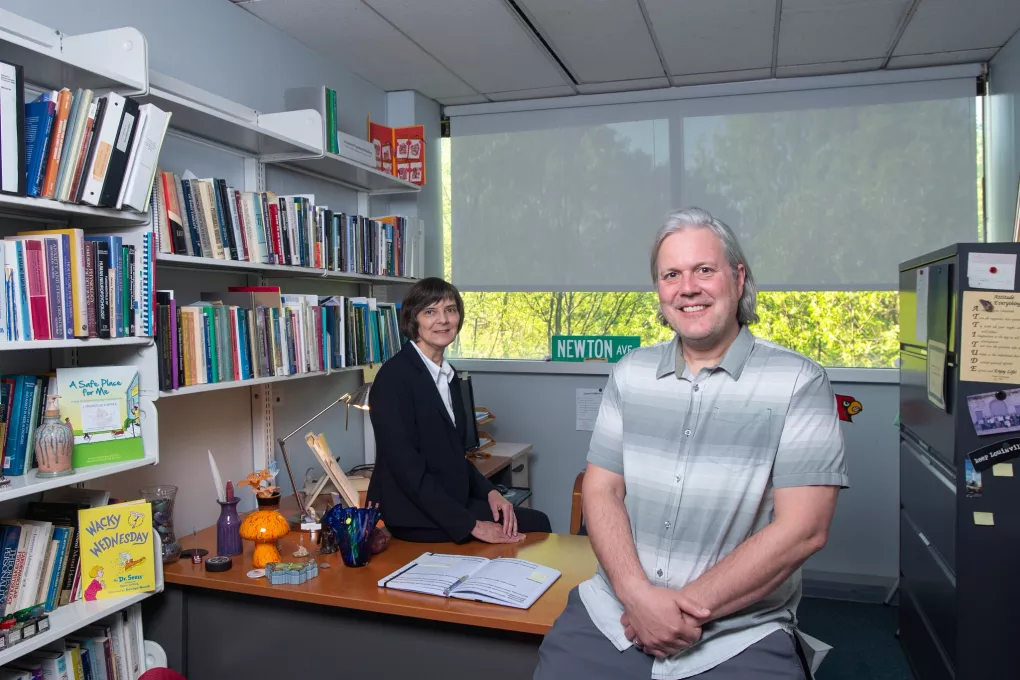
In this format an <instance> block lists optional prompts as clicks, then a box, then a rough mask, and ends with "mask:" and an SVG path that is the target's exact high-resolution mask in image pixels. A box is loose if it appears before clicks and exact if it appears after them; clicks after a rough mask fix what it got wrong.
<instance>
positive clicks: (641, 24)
mask: <svg viewBox="0 0 1020 680" xmlns="http://www.w3.org/2000/svg"><path fill="white" fill-rule="evenodd" d="M518 5H519V6H521V7H522V8H523V10H524V11H525V12H526V13H527V14H528V16H529V18H530V19H531V22H532V24H534V25H535V26H536V27H537V29H538V30H539V32H541V34H542V36H543V37H544V38H545V39H546V41H547V42H549V44H550V46H551V47H552V49H553V52H555V53H556V55H557V56H558V57H559V58H560V59H562V60H563V62H564V63H565V64H566V66H567V68H568V69H570V72H571V73H572V74H573V75H574V77H575V78H577V79H578V80H579V81H581V82H584V83H598V82H608V81H614V80H631V79H634V78H653V77H656V76H661V75H665V74H664V73H663V70H662V64H661V63H660V61H659V55H658V54H657V53H656V52H655V45H654V43H652V36H651V34H650V33H649V32H648V27H647V26H646V25H645V18H644V16H643V15H642V14H641V8H640V6H639V5H638V3H637V0H518ZM614 48H618V49H614Z"/></svg>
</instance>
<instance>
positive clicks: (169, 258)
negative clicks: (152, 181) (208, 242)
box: [156, 253, 415, 284]
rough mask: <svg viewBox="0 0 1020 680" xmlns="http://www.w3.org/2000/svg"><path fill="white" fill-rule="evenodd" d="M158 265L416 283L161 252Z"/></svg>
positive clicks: (341, 279)
mask: <svg viewBox="0 0 1020 680" xmlns="http://www.w3.org/2000/svg"><path fill="white" fill-rule="evenodd" d="M156 264H157V265H158V266H160V267H165V268H167V269H212V270H221V271H232V272H248V273H252V274H261V275H263V276H266V277H272V278H276V277H280V278H310V279H331V280H335V281H346V282H350V283H378V284H386V283H414V281H415V279H410V278H405V277H400V276H374V275H372V274H352V273H348V272H337V271H330V270H328V269H318V268H316V267H295V266H292V265H284V264H262V263H260V262H246V261H241V260H220V259H217V258H213V257H194V256H191V255H172V254H168V253H160V254H159V255H157V256H156Z"/></svg>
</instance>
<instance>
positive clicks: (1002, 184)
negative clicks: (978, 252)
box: [985, 33, 1020, 241]
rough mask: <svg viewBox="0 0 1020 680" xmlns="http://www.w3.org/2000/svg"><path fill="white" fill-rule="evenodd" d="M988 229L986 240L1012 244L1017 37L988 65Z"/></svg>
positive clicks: (1019, 80) (1019, 176)
mask: <svg viewBox="0 0 1020 680" xmlns="http://www.w3.org/2000/svg"><path fill="white" fill-rule="evenodd" d="M988 84H989V90H990V91H991V98H990V102H989V106H988V121H987V123H986V124H987V126H988V133H987V136H986V141H987V145H986V147H985V148H986V149H987V152H988V162H987V165H988V185H987V187H988V196H987V198H988V227H989V240H992V241H1011V240H1013V220H1014V216H1015V214H1016V194H1017V184H1018V182H1020V119H1018V118H1017V102H1018V101H1020V33H1018V34H1016V35H1014V36H1013V38H1012V39H1011V40H1010V41H1009V42H1008V43H1006V46H1005V47H1003V48H1002V49H1001V50H1000V51H999V53H998V54H997V55H995V58H994V59H992V61H991V63H990V64H989V74H988Z"/></svg>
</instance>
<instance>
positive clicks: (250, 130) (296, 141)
mask: <svg viewBox="0 0 1020 680" xmlns="http://www.w3.org/2000/svg"><path fill="white" fill-rule="evenodd" d="M137 99H138V100H139V102H140V103H145V102H151V103H153V104H155V105H156V106H158V107H159V108H160V109H163V110H164V111H169V112H171V114H172V115H171V117H170V128H171V129H173V130H179V131H181V132H185V133H187V134H190V135H194V136H196V137H201V138H203V139H206V140H209V141H212V142H215V143H217V144H222V145H225V146H229V147H231V148H234V149H238V150H240V151H244V152H246V153H249V154H252V155H254V156H260V157H261V156H266V155H278V154H309V155H318V154H321V153H322V133H321V132H319V127H321V125H322V119H321V118H320V117H319V114H318V113H316V112H315V111H284V112H282V113H269V114H265V113H259V112H258V111H256V110H255V109H250V108H247V107H245V106H241V105H240V104H236V103H234V102H231V101H229V100H227V99H224V98H222V97H220V96H218V95H215V94H212V93H210V92H206V91H205V90H201V89H199V88H197V87H194V86H192V85H189V84H187V83H185V82H183V81H180V80H177V79H176V78H171V77H170V76H167V75H163V74H161V73H157V72H152V73H151V74H150V83H149V93H148V94H147V95H144V96H141V97H138V98H137Z"/></svg>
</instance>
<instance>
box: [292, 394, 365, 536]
mask: <svg viewBox="0 0 1020 680" xmlns="http://www.w3.org/2000/svg"><path fill="white" fill-rule="evenodd" d="M371 388H372V383H370V382H367V383H365V384H363V385H361V386H360V387H359V388H358V389H356V390H354V392H353V393H352V392H348V393H346V394H344V395H343V396H342V397H340V398H339V399H337V400H336V401H334V402H333V403H331V404H330V405H329V406H327V407H326V408H324V409H322V410H321V411H319V412H318V413H316V414H315V415H314V416H312V417H311V418H309V419H308V420H307V421H305V422H304V423H303V424H302V425H299V426H298V428H297V429H296V430H294V431H293V432H291V433H290V434H288V435H287V436H286V437H279V438H277V440H276V442H277V443H278V444H279V445H280V451H281V452H282V453H283V463H284V465H285V466H286V467H287V476H288V477H289V478H290V486H291V488H293V489H294V496H295V497H297V499H298V502H299V503H300V507H301V515H302V516H305V517H310V519H312V520H314V518H315V514H314V512H313V511H312V509H311V504H312V503H313V502H314V501H315V497H316V496H318V492H316V493H314V494H312V496H311V498H310V499H309V498H302V496H303V494H302V492H301V491H300V490H299V488H298V485H297V484H295V483H294V473H293V472H291V469H290V456H288V455H287V444H286V442H287V440H288V439H290V438H291V437H293V436H294V435H296V434H297V433H298V432H300V431H301V430H303V429H305V428H306V427H308V425H309V424H311V423H312V421H314V420H315V419H316V418H318V417H319V416H321V415H322V414H323V413H325V412H326V411H328V410H330V409H331V408H333V407H334V406H336V405H337V404H340V403H344V404H347V414H346V417H345V420H344V429H345V430H346V429H347V427H348V426H349V425H350V423H351V407H352V406H353V407H354V408H356V409H360V410H362V411H367V410H368V393H369V391H370V390H371ZM322 478H323V480H327V479H328V475H327V474H325V470H323V477H322ZM324 486H325V483H324V482H323V483H320V484H319V486H318V487H316V488H317V489H319V490H320V491H321V489H322V488H323V487H324Z"/></svg>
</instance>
